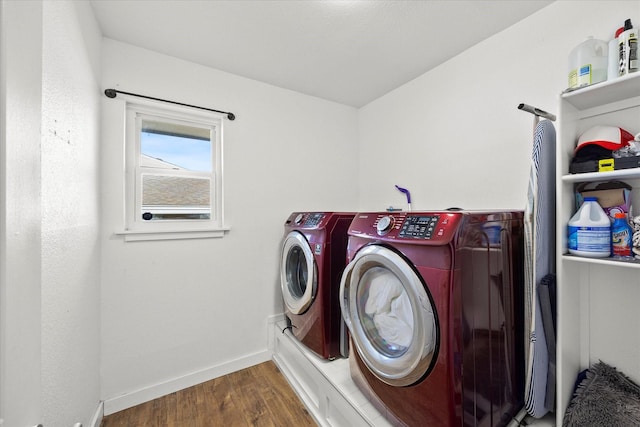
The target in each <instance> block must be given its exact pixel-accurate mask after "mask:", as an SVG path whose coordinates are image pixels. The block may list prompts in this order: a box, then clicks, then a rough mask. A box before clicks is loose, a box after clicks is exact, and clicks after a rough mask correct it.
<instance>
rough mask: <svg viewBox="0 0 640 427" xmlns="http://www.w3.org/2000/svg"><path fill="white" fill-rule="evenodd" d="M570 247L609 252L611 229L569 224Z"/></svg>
mask: <svg viewBox="0 0 640 427" xmlns="http://www.w3.org/2000/svg"><path fill="white" fill-rule="evenodd" d="M568 240H569V249H571V250H576V251H583V252H609V251H610V249H611V229H610V228H609V227H576V226H571V225H570V226H569V239H568Z"/></svg>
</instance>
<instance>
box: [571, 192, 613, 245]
mask: <svg viewBox="0 0 640 427" xmlns="http://www.w3.org/2000/svg"><path fill="white" fill-rule="evenodd" d="M568 232H569V236H568V237H569V238H568V244H569V253H571V254H574V255H579V256H583V257H589V258H606V257H608V256H610V255H611V221H610V220H609V216H608V215H607V214H606V213H605V212H604V210H603V209H602V208H601V207H600V205H599V204H598V199H597V198H596V197H585V198H584V203H582V206H580V209H578V212H576V213H575V215H574V216H573V217H572V218H571V219H570V220H569V225H568Z"/></svg>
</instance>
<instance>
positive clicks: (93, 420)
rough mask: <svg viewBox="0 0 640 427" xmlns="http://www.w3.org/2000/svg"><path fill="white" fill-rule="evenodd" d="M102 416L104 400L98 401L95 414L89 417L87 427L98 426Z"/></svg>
mask: <svg viewBox="0 0 640 427" xmlns="http://www.w3.org/2000/svg"><path fill="white" fill-rule="evenodd" d="M103 418H104V402H100V403H99V404H98V407H97V408H96V412H95V414H93V418H91V422H90V424H89V427H100V424H102V419H103Z"/></svg>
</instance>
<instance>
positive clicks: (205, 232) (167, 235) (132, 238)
mask: <svg viewBox="0 0 640 427" xmlns="http://www.w3.org/2000/svg"><path fill="white" fill-rule="evenodd" d="M229 230H231V228H230V227H225V228H215V229H211V228H208V229H201V230H153V231H140V230H125V231H117V232H115V233H114V234H115V235H116V236H122V237H123V238H124V241H125V242H142V241H151V240H181V239H215V238H221V237H224V235H225V233H226V232H228V231H229Z"/></svg>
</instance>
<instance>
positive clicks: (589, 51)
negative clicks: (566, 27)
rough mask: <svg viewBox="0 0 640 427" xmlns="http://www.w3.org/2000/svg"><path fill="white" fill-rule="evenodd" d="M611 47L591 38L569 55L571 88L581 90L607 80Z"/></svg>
mask: <svg viewBox="0 0 640 427" xmlns="http://www.w3.org/2000/svg"><path fill="white" fill-rule="evenodd" d="M608 62H609V45H608V43H607V42H605V41H603V40H597V39H594V38H593V37H589V38H588V39H587V40H585V41H584V42H582V43H580V44H579V45H578V46H576V47H575V48H573V50H572V51H571V53H570V54H569V88H570V89H574V88H579V87H581V86H588V85H591V84H594V83H600V82H603V81H605V80H607V65H608Z"/></svg>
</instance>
